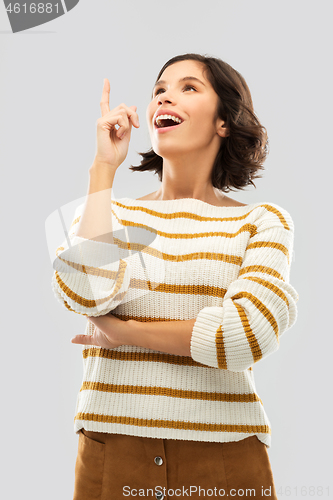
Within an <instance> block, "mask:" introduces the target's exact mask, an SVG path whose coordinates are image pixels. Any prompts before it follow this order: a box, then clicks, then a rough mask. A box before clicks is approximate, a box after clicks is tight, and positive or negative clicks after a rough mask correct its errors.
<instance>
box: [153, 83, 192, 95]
mask: <svg viewBox="0 0 333 500" xmlns="http://www.w3.org/2000/svg"><path fill="white" fill-rule="evenodd" d="M187 89H192V90H194V91H195V92H196V91H197V89H196V88H195V87H193V85H185V87H184V90H187ZM161 90H163V91H164V90H165V89H164V88H163V87H160V88H159V89H156V90H155V92H154V97H156V96H157V95H158V94H160V93H161Z"/></svg>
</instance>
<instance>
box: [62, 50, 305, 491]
mask: <svg viewBox="0 0 333 500" xmlns="http://www.w3.org/2000/svg"><path fill="white" fill-rule="evenodd" d="M109 92H110V87H109V82H108V80H105V82H104V88H103V95H102V100H101V110H102V117H101V118H100V119H99V120H97V151H96V156H95V159H94V162H93V165H92V166H91V168H90V170H89V188H88V195H89V196H87V197H86V201H85V203H84V205H81V206H80V207H78V209H77V211H76V213H75V215H74V220H73V223H72V226H71V231H70V235H69V241H68V242H67V241H65V242H64V243H63V245H62V247H60V248H58V249H57V270H56V271H55V273H54V276H53V288H54V292H55V294H56V296H57V298H58V299H59V300H60V301H61V302H62V304H64V305H65V306H66V307H67V308H68V309H69V310H71V311H74V312H76V313H78V314H83V315H85V316H86V317H87V319H88V321H87V329H86V332H85V333H86V334H85V335H76V336H75V337H74V338H73V339H72V342H73V343H76V344H83V361H84V377H83V383H82V387H81V389H80V393H79V396H78V400H77V408H76V415H75V431H76V432H77V433H78V434H79V451H78V456H77V461H76V469H75V492H74V499H75V500H77V499H80V500H88V499H89V500H90V499H103V500H104V499H113V498H115V499H116V498H117V499H119V498H123V497H124V496H129V497H132V496H147V497H154V498H159V499H166V498H169V497H171V496H178V497H180V498H185V497H189V496H190V497H192V498H202V496H215V497H218V496H228V495H229V496H232V497H234V498H241V497H242V498H243V497H244V496H251V497H253V498H262V497H265V496H269V497H270V498H275V499H276V498H277V496H276V492H275V487H274V481H273V475H272V471H271V468H270V462H269V458H268V453H267V447H269V446H270V444H271V429H270V422H269V420H268V418H267V415H266V413H265V410H264V407H263V403H262V401H261V399H260V398H259V396H258V394H257V393H256V389H255V382H254V376H253V369H252V366H253V364H254V363H256V362H257V361H259V360H260V359H263V358H264V357H266V356H268V355H269V354H271V353H273V352H274V351H275V350H277V349H278V347H279V338H280V336H281V335H282V334H283V333H284V332H285V331H286V330H287V329H289V328H290V327H291V326H292V325H293V324H294V323H295V321H296V317H297V308H296V302H297V300H298V295H297V292H296V291H295V289H294V288H293V287H292V286H291V285H290V284H289V273H290V259H291V255H292V249H293V237H294V226H293V221H292V218H291V216H290V215H289V213H288V212H287V211H286V210H284V209H283V208H281V207H280V206H278V205H276V204H273V203H267V202H261V203H253V204H250V205H245V204H243V203H240V202H238V201H236V200H234V199H232V198H229V197H227V196H226V195H225V194H224V192H225V191H228V190H230V189H235V188H236V189H242V188H243V187H244V186H246V185H248V184H250V183H251V184H253V182H252V179H253V178H254V177H258V176H259V175H258V170H259V169H261V168H263V167H262V164H263V162H264V160H265V157H266V154H267V136H266V131H265V129H264V127H262V126H261V124H260V123H259V121H258V119H257V117H256V116H255V114H254V112H253V105H252V100H251V95H250V91H249V89H248V87H247V85H246V83H245V81H244V79H243V77H242V76H241V75H240V74H239V73H238V72H237V71H235V70H234V69H233V68H232V67H231V66H229V65H228V64H226V63H225V62H223V61H221V60H220V59H217V58H212V57H205V56H201V55H198V54H185V55H182V56H177V57H174V58H172V59H171V60H170V61H168V62H167V63H166V64H165V65H164V67H163V68H162V70H161V71H160V73H159V75H158V77H157V82H156V84H155V86H154V89H153V95H152V99H151V102H150V104H149V106H148V108H147V121H148V126H149V132H150V137H151V142H152V149H151V150H150V151H148V152H147V153H142V157H143V160H142V162H141V165H140V166H138V167H131V168H132V170H153V171H155V172H156V173H158V175H159V179H160V181H161V186H160V188H159V189H158V190H157V191H156V192H154V193H150V194H147V195H146V196H144V197H142V198H140V199H136V200H134V199H129V198H122V199H119V200H115V199H113V198H112V192H111V190H112V185H113V180H114V176H115V172H116V170H117V168H118V167H119V166H120V165H121V164H122V163H123V161H124V160H125V158H126V155H127V151H128V146H129V141H130V136H131V130H132V126H134V127H136V128H137V127H139V119H138V114H137V113H136V106H127V105H125V104H121V105H120V106H118V107H116V108H115V109H113V110H112V111H110V109H109Z"/></svg>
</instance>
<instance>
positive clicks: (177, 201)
mask: <svg viewBox="0 0 333 500" xmlns="http://www.w3.org/2000/svg"><path fill="white" fill-rule="evenodd" d="M114 201H118V202H121V201H130V202H135V203H157V204H158V203H160V204H162V203H179V202H192V203H193V202H196V203H201V204H202V205H206V206H207V207H211V208H227V209H235V208H243V209H247V208H248V207H253V206H254V205H262V204H267V202H255V203H248V204H247V205H239V206H232V205H211V204H210V203H207V202H206V201H203V200H198V199H197V198H175V199H174V200H138V199H136V198H127V197H122V198H115V199H114Z"/></svg>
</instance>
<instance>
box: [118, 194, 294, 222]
mask: <svg viewBox="0 0 333 500" xmlns="http://www.w3.org/2000/svg"><path fill="white" fill-rule="evenodd" d="M111 203H113V204H114V205H116V206H118V207H122V208H125V209H126V210H133V211H135V210H138V211H140V212H145V213H146V214H149V215H153V216H154V217H159V218H161V219H193V220H197V221H221V222H222V221H236V220H242V219H245V218H246V217H247V216H248V215H249V214H250V213H251V212H253V210H256V209H257V208H259V207H264V208H266V210H269V211H270V212H273V213H274V214H275V215H277V216H278V218H279V219H280V221H281V222H282V224H283V225H284V227H285V228H286V229H289V226H288V224H287V222H286V219H285V218H284V217H283V215H282V214H281V212H280V211H279V210H277V209H276V208H275V207H273V206H271V205H269V204H267V203H263V204H261V205H257V206H255V207H254V208H252V209H251V210H249V211H248V212H246V213H245V214H244V215H240V216H233V217H204V216H201V215H197V214H194V213H192V212H172V213H164V212H157V211H156V210H152V209H150V208H146V207H142V206H134V205H124V204H123V203H120V202H119V201H115V200H111Z"/></svg>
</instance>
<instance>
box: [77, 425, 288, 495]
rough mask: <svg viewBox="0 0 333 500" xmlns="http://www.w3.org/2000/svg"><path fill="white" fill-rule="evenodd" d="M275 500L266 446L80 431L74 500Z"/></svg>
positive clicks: (248, 440) (253, 439) (253, 441)
mask: <svg viewBox="0 0 333 500" xmlns="http://www.w3.org/2000/svg"><path fill="white" fill-rule="evenodd" d="M207 497H210V498H223V497H224V498H227V497H229V498H230V497H231V498H236V499H238V498H242V499H243V500H244V498H261V499H263V498H269V499H274V500H278V499H277V495H276V491H275V486H274V480H273V474H272V470H271V466H270V461H269V457H268V453H267V448H266V445H265V444H264V443H262V442H261V441H259V439H258V438H257V437H256V436H251V437H248V438H246V439H242V440H241V441H236V442H230V443H216V442H213V443H210V442H202V441H184V440H176V439H153V438H146V437H138V436H127V435H123V434H108V433H103V432H91V431H86V430H84V429H81V431H80V434H79V445H78V455H77V459H76V465H75V486H74V497H73V500H121V499H126V498H129V499H133V498H148V499H151V498H152V499H157V500H170V499H171V498H192V499H202V498H207Z"/></svg>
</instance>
